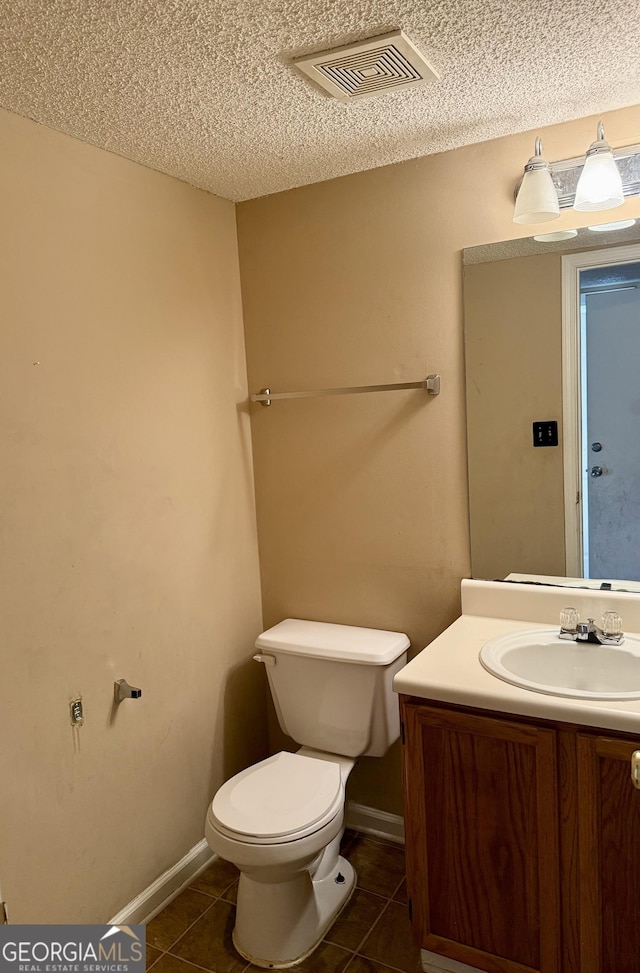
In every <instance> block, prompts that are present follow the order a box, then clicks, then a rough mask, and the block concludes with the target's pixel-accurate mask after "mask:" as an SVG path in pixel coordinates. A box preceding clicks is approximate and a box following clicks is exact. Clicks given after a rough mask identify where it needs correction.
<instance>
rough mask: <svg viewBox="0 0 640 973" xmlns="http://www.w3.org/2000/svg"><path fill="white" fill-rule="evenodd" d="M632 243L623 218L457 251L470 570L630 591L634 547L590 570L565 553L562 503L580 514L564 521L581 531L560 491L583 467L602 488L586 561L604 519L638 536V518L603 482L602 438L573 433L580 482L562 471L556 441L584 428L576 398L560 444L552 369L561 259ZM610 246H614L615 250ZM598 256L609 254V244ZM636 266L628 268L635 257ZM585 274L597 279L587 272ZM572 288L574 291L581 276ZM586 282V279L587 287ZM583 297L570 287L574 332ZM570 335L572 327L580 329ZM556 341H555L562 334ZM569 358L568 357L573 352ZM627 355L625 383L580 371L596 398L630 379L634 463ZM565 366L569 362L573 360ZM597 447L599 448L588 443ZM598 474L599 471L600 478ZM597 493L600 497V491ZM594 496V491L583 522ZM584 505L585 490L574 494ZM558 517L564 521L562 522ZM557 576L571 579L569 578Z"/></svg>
mask: <svg viewBox="0 0 640 973" xmlns="http://www.w3.org/2000/svg"><path fill="white" fill-rule="evenodd" d="M637 244H640V224H639V223H637V222H636V223H635V224H634V225H632V226H631V227H627V228H624V229H619V230H614V231H610V232H608V233H605V232H594V231H593V230H589V229H588V228H584V229H581V230H578V231H577V233H576V235H575V236H573V237H572V238H571V239H566V240H562V241H550V240H547V241H545V240H542V241H538V240H536V239H535V238H533V237H532V238H527V239H519V240H510V241H505V242H502V243H496V244H487V245H486V246H479V247H472V248H469V249H467V250H465V251H464V252H463V286H464V338H465V370H466V395H467V449H468V461H469V507H470V529H471V563H472V574H473V577H476V578H490V579H499V578H508V577H509V576H512V577H513V580H516V579H517V578H523V577H531V578H534V577H537V578H539V579H540V580H541V581H545V582H546V583H552V584H555V583H563V579H565V581H566V583H574V584H580V583H581V581H580V579H582V578H584V577H587V578H599V579H605V580H608V581H610V582H611V583H612V587H613V588H621V589H624V588H629V589H634V588H635V590H640V586H639V585H637V584H635V585H634V584H633V583H632V582H634V581H636V582H637V581H639V580H640V554H639V555H638V565H637V566H636V562H635V559H634V557H633V556H632V557H631V559H628V558H624V557H620V560H619V562H618V561H616V560H615V559H614V560H611V559H609V560H607V559H604V560H603V562H602V563H603V564H604V565H606V572H605V573H601V572H600V571H598V570H595V571H594V570H589V565H588V563H587V568H586V569H585V568H584V561H583V558H582V556H580V557H578V556H577V554H576V555H575V556H574V555H573V554H572V552H571V545H572V539H571V538H572V534H571V530H572V529H573V528H572V527H571V523H572V518H573V516H574V514H573V511H572V510H569V511H568V512H567V505H570V504H571V503H574V504H577V507H576V509H577V510H579V511H580V513H579V514H578V513H576V514H575V517H576V524H578V523H579V527H578V528H577V529H578V530H582V529H583V524H582V513H581V506H580V505H581V504H582V503H583V501H584V500H585V495H582V496H578V491H576V492H575V495H572V496H571V500H569V495H570V492H572V487H571V486H570V485H569V484H571V483H575V482H579V483H582V482H584V484H585V494H586V491H588V490H589V489H591V483H590V481H589V479H588V475H590V476H593V482H594V487H593V489H595V483H596V479H595V478H596V476H597V475H598V474H597V471H598V470H600V469H601V470H602V471H603V473H604V475H602V474H600V477H601V479H599V480H598V481H597V485H598V486H602V485H604V486H606V487H607V489H608V490H609V493H607V490H601V491H600V492H599V493H598V494H594V496H597V498H598V503H600V505H601V507H602V511H601V513H600V516H601V518H602V523H603V528H602V531H601V533H600V534H597V533H594V534H593V537H592V539H591V541H590V540H589V534H588V525H587V528H586V530H587V533H586V534H584V543H585V546H586V553H585V557H586V556H587V554H588V548H589V543H591V548H592V557H593V560H592V562H591V563H592V564H593V565H596V566H599V562H598V560H597V557H596V553H597V551H596V549H597V548H599V547H601V546H605V545H606V544H607V543H609V544H611V538H610V537H609V534H610V533H611V530H612V528H611V527H610V524H611V522H613V520H615V519H617V521H618V523H619V529H620V530H621V531H622V533H624V534H625V535H626V534H628V533H629V531H628V530H627V529H626V527H627V526H628V525H630V524H634V525H637V527H634V530H637V531H638V537H640V517H639V516H638V504H637V503H635V497H632V498H631V499H629V495H628V493H627V495H624V494H622V495H618V496H614V495H613V494H612V491H611V484H613V483H614V482H615V476H613V472H614V470H613V469H611V470H610V469H609V468H608V467H607V462H609V463H611V456H612V447H611V446H610V445H609V442H608V440H606V439H605V438H604V437H602V438H603V443H600V442H596V441H594V442H593V443H587V442H586V440H585V441H584V442H581V443H580V446H581V448H582V450H583V452H582V454H580V453H579V452H576V456H578V457H580V466H581V467H582V466H584V467H585V469H584V476H582V473H581V469H578V468H576V471H575V472H576V477H578V478H579V477H581V476H582V480H579V479H575V478H574V479H573V480H572V479H571V478H569V479H567V475H566V474H567V465H568V463H570V460H568V459H567V456H566V448H567V447H568V446H569V445H570V442H571V443H572V444H573V445H572V447H571V448H573V446H575V449H576V451H577V450H578V443H577V441H578V440H580V439H581V438H583V437H584V436H586V435H588V432H587V431H585V430H582V431H581V426H580V420H579V416H580V413H581V409H582V406H584V409H582V411H583V412H584V414H585V415H586V412H587V409H586V402H583V401H581V402H580V407H578V406H576V415H577V416H578V418H577V419H576V423H577V424H576V425H575V434H573V435H569V434H565V436H564V439H565V440H566V442H565V441H563V407H564V411H565V412H566V413H567V414H568V413H569V412H570V407H569V406H568V405H567V402H568V401H572V400H567V378H566V375H564V374H563V325H562V320H563V311H564V314H565V317H566V315H567V304H566V302H567V297H566V290H567V288H566V286H565V294H564V295H563V284H562V277H563V269H562V258H563V256H565V255H568V254H577V255H579V256H577V257H575V260H576V261H577V262H578V263H579V262H580V261H583V257H582V256H581V255H582V254H587V253H588V254H589V256H588V258H586V257H585V258H584V260H590V259H591V257H592V256H594V252H595V251H597V254H596V255H595V257H594V259H595V260H599V257H600V252H601V251H609V250H611V249H612V248H620V247H625V248H627V247H632V246H633V245H637ZM620 252H622V251H620V250H617V249H616V251H615V253H616V254H618V253H620ZM625 252H627V251H626V250H625ZM628 252H636V251H633V250H630V251H628ZM638 252H640V251H638ZM572 259H573V258H572ZM604 259H605V258H604V257H603V260H604ZM608 259H609V260H613V259H614V254H613V252H612V253H611V254H609V256H608ZM639 259H640V258H639ZM636 270H640V263H638V267H637V268H636ZM590 273H591V271H590ZM586 279H587V278H586V277H585V280H586ZM595 283H596V284H598V281H597V280H596V282H595ZM605 284H606V280H605V282H604V284H603V283H602V282H600V288H599V289H600V290H603V289H607V290H608V291H614V290H615V291H620V292H622V291H623V290H631V288H632V287H633V288H635V292H634V295H633V297H634V300H635V298H636V297H637V299H638V300H639V301H640V281H638V280H630V281H629V282H624V285H620V286H614V285H615V281H614V284H611V282H609V286H608V288H605ZM584 286H585V288H586V284H585V285H584ZM593 290H594V291H595V290H598V288H597V287H594V288H593ZM622 299H624V300H625V301H626V300H627V295H625V294H623V295H622ZM598 300H600V294H598ZM585 301H586V298H583V297H582V296H581V297H580V300H578V301H577V304H576V308H575V310H574V312H573V313H574V314H575V316H576V321H577V323H576V328H578V329H579V328H580V327H582V328H583V329H584V320H585V317H584V315H585V308H584V306H583V304H584V302H585ZM563 302H564V303H563ZM625 313H626V312H625ZM579 315H582V317H579ZM631 315H632V318H633V320H632V322H631V323H632V325H634V327H633V328H632V330H635V332H636V333H637V334H638V335H640V304H638V305H634V306H633V310H632V311H631ZM627 317H628V315H627ZM612 330H614V329H611V328H609V330H608V331H607V332H606V337H605V340H606V341H607V342H609V341H614V340H617V339H614V338H613V337H611V335H612ZM582 333H583V335H584V333H585V332H584V330H583V332H582ZM564 340H565V342H566V340H567V339H566V336H565V339H564ZM585 345H586V342H585ZM594 347H595V341H594ZM566 357H567V352H566V348H565V358H566ZM582 357H583V358H584V352H583V356H582ZM623 357H624V356H623ZM627 357H629V356H627ZM576 359H577V360H578V359H579V356H578V355H577V354H576ZM638 360H639V359H637V360H636V365H635V374H636V378H635V382H633V381H630V382H624V381H623V382H620V381H619V380H618V379H617V373H615V372H614V374H613V377H612V378H611V379H610V380H609V381H608V382H607V381H606V380H605V379H604V376H602V380H599V381H598V382H596V381H595V380H592V379H591V376H592V375H593V374H594V372H592V371H589V377H590V383H589V385H590V387H593V388H596V387H597V386H603V389H602V392H603V395H604V396H605V398H606V397H607V395H609V393H610V392H611V390H613V389H615V388H616V387H618V386H622V385H629V384H631V385H632V386H634V387H635V391H634V393H633V394H634V395H635V403H631V405H630V407H629V408H630V414H631V413H633V412H634V410H635V413H634V415H635V418H632V419H631V420H630V421H631V422H635V423H636V425H635V427H634V429H633V430H632V431H633V432H634V433H635V437H634V438H635V441H636V442H637V443H638V454H639V457H638V463H639V464H640V436H638V424H640V393H639V392H638V391H637V389H638V388H640V383H639V382H638V379H637V375H638V374H639V373H640V372H639V369H638ZM577 367H578V368H580V365H578V366H577ZM584 367H585V368H586V365H585V366H584ZM592 367H593V366H592ZM563 386H564V396H565V401H564V404H563ZM584 394H585V392H584V389H583V390H582V392H578V391H576V393H575V397H576V398H577V399H578V398H580V396H581V395H584ZM573 428H574V427H573V426H572V429H573ZM556 435H557V439H556ZM573 440H575V441H576V442H575V443H574V442H573ZM556 443H557V444H556ZM608 445H609V451H607V446H608ZM598 448H599V449H600V450H602V452H598V453H596V452H593V454H592V453H591V452H590V450H591V449H594V450H595V449H598ZM583 458H586V461H587V462H588V464H589V465H588V466H585V460H584V459H583ZM603 459H604V460H605V462H603ZM638 469H639V470H640V466H639V467H638ZM591 470H593V471H594V473H593V474H591ZM610 472H611V473H612V475H611V476H609V475H608V474H609V473H610ZM635 478H636V481H638V480H640V477H638V474H637V471H636V473H635ZM638 489H639V490H640V487H639V488H638ZM565 496H566V497H567V504H566V503H565ZM607 497H609V499H608V500H606V499H601V498H607ZM638 499H640V493H639V495H638ZM607 504H608V506H607ZM595 505H596V501H595V500H594V501H593V509H594V516H593V520H594V524H595ZM587 507H588V496H587V497H586V502H585V508H587ZM568 523H569V527H570V528H571V529H568V526H567V524H568ZM567 532H568V533H567ZM580 536H581V537H582V536H583V535H582V534H581V535H580ZM634 543H635V541H634ZM613 546H615V542H614V543H613ZM636 546H638V547H640V545H636ZM576 551H577V548H576ZM567 576H570V578H575V579H577V580H575V581H574V582H571V580H570V578H568V577H567ZM585 583H586V582H585Z"/></svg>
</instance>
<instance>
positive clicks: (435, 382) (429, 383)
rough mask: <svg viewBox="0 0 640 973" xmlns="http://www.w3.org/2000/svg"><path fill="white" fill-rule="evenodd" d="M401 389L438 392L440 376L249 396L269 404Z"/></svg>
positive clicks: (253, 399)
mask: <svg viewBox="0 0 640 973" xmlns="http://www.w3.org/2000/svg"><path fill="white" fill-rule="evenodd" d="M401 389H425V390H426V391H427V392H428V393H429V395H439V394H440V376H439V375H436V374H433V375H427V377H426V378H425V379H424V380H423V381H422V382H396V383H395V384H393V385H357V386H354V387H353V388H343V389H313V390H312V391H309V392H272V391H271V389H270V388H264V389H260V391H259V392H258V394H257V395H252V396H251V401H252V402H259V403H260V405H263V406H270V405H271V403H272V402H273V400H274V399H306V398H312V397H314V396H323V395H359V394H360V393H362V392H397V391H400V390H401Z"/></svg>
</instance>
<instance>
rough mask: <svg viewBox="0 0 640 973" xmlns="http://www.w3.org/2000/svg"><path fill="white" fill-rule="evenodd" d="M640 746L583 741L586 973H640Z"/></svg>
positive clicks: (581, 853) (580, 779)
mask: <svg viewBox="0 0 640 973" xmlns="http://www.w3.org/2000/svg"><path fill="white" fill-rule="evenodd" d="M636 750H640V737H639V738H638V740H637V741H635V742H633V741H629V740H628V738H627V739H626V740H622V739H616V738H615V737H604V736H594V735H591V734H586V733H580V734H578V847H579V876H580V892H579V902H580V931H581V936H580V973H638V970H640V790H637V789H636V788H635V787H634V785H633V781H632V779H631V758H632V755H633V753H634V751H636Z"/></svg>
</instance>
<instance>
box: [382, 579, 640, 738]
mask: <svg viewBox="0 0 640 973" xmlns="http://www.w3.org/2000/svg"><path fill="white" fill-rule="evenodd" d="M496 584H498V585H499V584H500V582H481V581H474V582H469V581H464V582H463V599H462V602H463V611H464V610H465V608H468V607H469V606H473V608H474V609H475V610H476V611H477V609H478V608H479V607H482V605H485V606H486V607H485V610H487V614H486V615H481V614H471V613H466V614H463V615H461V617H460V618H458V619H457V620H456V621H455V622H454V623H453V624H452V625H450V626H449V628H447V629H446V630H445V631H444V632H443V633H442V635H440V636H439V637H438V638H437V639H435V640H434V641H433V642H431V643H430V645H428V646H427V647H426V648H425V649H423V650H422V652H420V653H419V654H418V655H417V656H416V657H415V658H414V659H412V660H411V662H409V663H408V664H407V665H406V666H405V667H404V668H403V669H401V670H400V672H398V673H397V675H396V677H395V679H394V684H393V685H394V689H395V691H396V692H397V693H405V694H407V695H410V696H419V697H422V698H424V699H430V700H437V701H439V702H443V703H455V704H458V705H462V706H473V707H477V708H480V709H488V710H497V711H500V712H504V713H513V714H515V715H517V716H532V717H537V718H539V719H547V720H554V721H560V722H563V723H577V724H582V725H585V726H593V727H599V728H602V729H609V730H622V731H625V732H627V733H637V734H638V736H639V737H640V699H636V700H623V701H611V700H590V699H573V698H569V697H564V696H550V695H547V694H545V693H538V692H532V691H530V690H528V689H521V688H520V687H518V686H513V685H511V684H510V683H507V682H503V681H502V680H501V679H498V678H497V677H496V676H493V675H492V674H491V673H490V672H487V670H486V669H484V668H483V666H482V665H481V663H480V660H479V658H478V656H479V653H480V649H481V648H482V646H483V645H484V644H485V642H488V641H489V639H492V638H495V637H496V636H499V635H508V634H510V633H512V632H518V631H522V630H523V629H532V630H533V629H543V628H546V629H548V628H549V626H550V625H553V624H555V622H556V620H557V619H558V617H559V608H558V605H560V607H563V603H566V604H572V603H573V602H574V600H575V592H572V593H571V597H569V598H567V595H566V592H562V591H560V592H557V591H555V590H554V591H552V592H550V591H548V590H545V589H538V588H537V587H533V588H532V589H525V586H524V585H520V584H516V585H513V586H507V587H505V588H504V589H502V590H500V589H498V590H497V591H496ZM483 585H484V586H486V589H485V591H484V592H483V590H482V588H481V587H480V586H483ZM465 586H467V589H466V592H465ZM469 586H471V587H469ZM513 589H518V590H513ZM521 589H525V590H521ZM485 595H486V597H485ZM598 596H599V607H600V599H601V597H602V593H600V592H598ZM626 597H627V599H634V601H636V600H638V596H633V595H627V596H626ZM504 599H509V604H510V605H514V604H516V603H517V604H518V608H517V613H518V614H519V615H520V616H524V617H516V618H513V617H499V616H498V617H497V615H496V614H491V612H492V611H493V612H495V613H498V612H504V614H505V615H508V614H510V612H509V610H508V608H505V604H504ZM578 607H579V608H582V606H578ZM589 607H591V606H589ZM604 607H608V605H606V606H604ZM611 607H612V608H615V609H616V610H618V611H620V613H621V615H622V617H623V622H624V618H625V614H624V613H623V611H622V609H621V607H620V601H619V598H616V599H615V604H612V605H611ZM624 607H626V614H627V617H629V619H630V621H631V620H632V619H633V622H634V623H635V622H636V618H637V615H636V613H637V611H638V605H636V604H631V602H629V603H628V604H627V605H626V606H625V605H624V603H623V608H624ZM531 616H533V617H531ZM536 616H537V618H536ZM637 627H640V626H637ZM635 628H636V625H635V624H634V629H635ZM627 631H631V629H630V628H627Z"/></svg>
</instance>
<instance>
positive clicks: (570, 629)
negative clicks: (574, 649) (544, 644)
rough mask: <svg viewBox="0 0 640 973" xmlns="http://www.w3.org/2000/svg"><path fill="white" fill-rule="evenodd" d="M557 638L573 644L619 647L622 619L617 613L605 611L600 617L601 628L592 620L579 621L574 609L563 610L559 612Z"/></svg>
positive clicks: (621, 638) (622, 636)
mask: <svg viewBox="0 0 640 973" xmlns="http://www.w3.org/2000/svg"><path fill="white" fill-rule="evenodd" d="M559 637H560V638H561V639H571V640H572V641H574V642H592V643H595V644H596V645H620V643H621V642H624V632H623V631H622V619H621V618H620V616H619V615H618V613H617V612H614V611H606V612H605V613H604V615H603V616H602V627H601V626H600V625H596V623H595V619H593V618H587V620H586V622H581V621H579V618H578V612H577V611H576V609H575V608H563V609H562V611H561V612H560V636H559Z"/></svg>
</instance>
